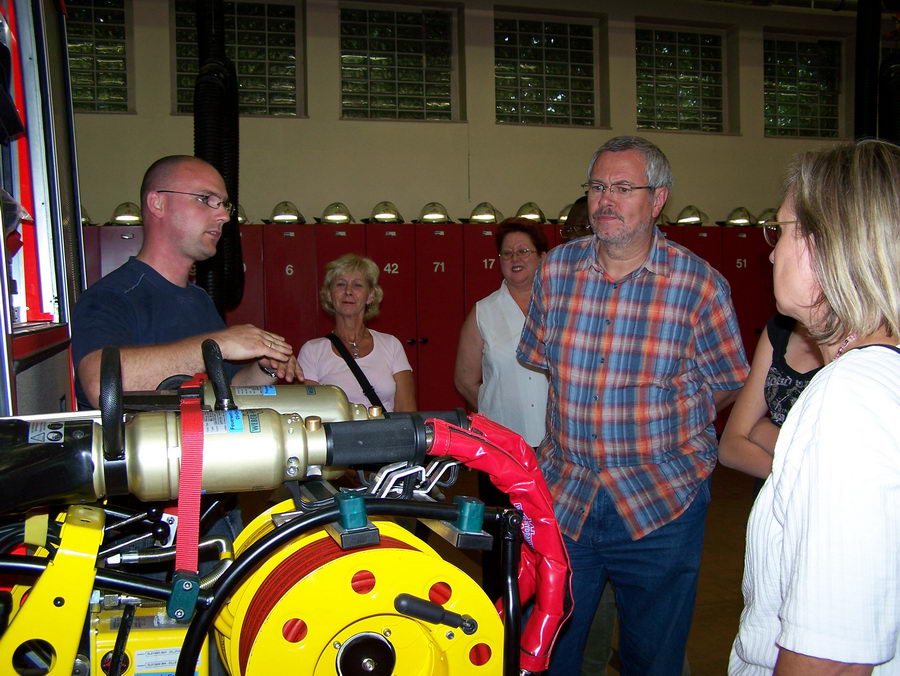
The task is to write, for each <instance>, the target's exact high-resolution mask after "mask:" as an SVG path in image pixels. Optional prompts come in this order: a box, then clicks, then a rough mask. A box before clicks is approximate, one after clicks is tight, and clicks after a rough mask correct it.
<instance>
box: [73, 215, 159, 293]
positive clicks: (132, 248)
mask: <svg viewBox="0 0 900 676" xmlns="http://www.w3.org/2000/svg"><path fill="white" fill-rule="evenodd" d="M83 233H84V235H83V236H84V258H85V267H86V268H87V275H86V277H87V279H86V280H85V281H86V283H87V285H88V286H90V285H91V284H93V283H94V282H96V281H97V280H98V279H100V278H101V277H103V276H105V275H108V274H109V273H110V272H112V271H113V270H115V269H116V268H117V267H119V266H120V265H122V264H123V263H124V262H125V261H127V260H128V259H129V258H130V257H131V256H136V255H137V253H138V251H140V250H141V244H143V242H144V227H143V226H141V225H91V226H87V227H85V228H84V230H83Z"/></svg>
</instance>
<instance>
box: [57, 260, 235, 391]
mask: <svg viewBox="0 0 900 676" xmlns="http://www.w3.org/2000/svg"><path fill="white" fill-rule="evenodd" d="M224 328H225V322H224V321H222V318H221V317H220V316H219V313H218V312H217V311H216V307H215V305H214V304H213V302H212V300H211V299H210V297H209V296H208V295H207V293H206V292H205V291H204V290H203V289H201V288H200V287H199V286H196V285H195V284H188V285H187V286H186V287H181V286H177V285H175V284H172V283H171V282H170V281H169V280H167V279H166V278H165V277H163V276H162V275H160V274H159V273H158V272H157V271H156V270H154V269H153V268H151V267H150V266H149V265H147V264H146V263H142V262H141V261H139V260H138V259H137V258H130V259H128V262H126V263H125V264H124V265H122V266H121V267H119V268H117V269H116V270H113V271H112V272H110V273H109V274H108V275H106V276H105V277H103V278H102V279H101V280H99V281H98V282H97V283H95V284H93V285H92V286H91V287H89V288H88V289H87V291H85V292H84V294H83V295H82V296H81V298H79V299H78V303H76V305H75V312H74V313H73V315H72V360H73V361H74V363H75V368H76V371H77V369H78V364H79V362H80V361H81V360H82V359H83V358H84V357H85V356H87V355H89V354H90V353H91V352H94V351H95V350H99V349H101V348H103V347H106V346H107V345H116V346H127V347H138V346H141V345H158V344H160V343H171V342H174V341H176V340H182V339H184V338H189V337H191V336H196V335H199V334H201V333H210V332H213V331H220V330H222V329H224ZM238 368H239V366H237V365H233V364H226V365H225V372H226V374H227V376H228V377H229V379H230V378H231V377H232V376H233V375H234V373H235V372H236V371H237V369H238ZM169 375H178V374H175V373H172V374H169ZM186 375H193V374H190V373H188V374H186ZM75 390H76V394H77V396H78V401H79V404H81V405H82V408H90V405H88V404H87V398H86V397H85V396H84V391H83V390H82V389H81V384H80V383H79V382H78V381H77V380H76V383H75Z"/></svg>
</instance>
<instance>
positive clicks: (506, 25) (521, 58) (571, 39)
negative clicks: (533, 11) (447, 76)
mask: <svg viewBox="0 0 900 676" xmlns="http://www.w3.org/2000/svg"><path fill="white" fill-rule="evenodd" d="M595 62H596V58H595V56H594V27H593V25H591V24H590V23H583V22H582V23H575V22H570V21H565V20H555V21H549V20H548V21H540V20H534V19H527V20H526V19H505V18H497V19H495V20H494V85H495V93H496V106H497V109H496V120H497V122H508V123H512V124H562V125H576V126H587V127H590V126H593V125H594V120H595V103H596V101H595V97H596V82H597V80H596V78H595V76H594V64H595Z"/></svg>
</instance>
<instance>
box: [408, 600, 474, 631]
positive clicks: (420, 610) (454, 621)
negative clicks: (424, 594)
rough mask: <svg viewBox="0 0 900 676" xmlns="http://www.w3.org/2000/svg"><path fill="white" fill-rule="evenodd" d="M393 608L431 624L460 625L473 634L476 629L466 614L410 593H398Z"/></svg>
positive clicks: (472, 620)
mask: <svg viewBox="0 0 900 676" xmlns="http://www.w3.org/2000/svg"><path fill="white" fill-rule="evenodd" d="M394 610H396V611H397V612H398V613H401V614H403V615H408V616H409V617H415V618H416V619H419V620H425V621H426V622H431V623H432V624H443V625H446V626H448V627H461V628H462V630H463V633H464V634H474V633H475V632H476V631H477V630H478V623H477V622H476V621H475V620H474V619H472V618H471V617H469V616H468V615H460V614H459V613H454V612H452V611H450V610H445V609H444V608H443V607H441V606H439V605H438V604H437V603H432V602H431V601H426V600H425V599H420V598H419V597H417V596H413V595H412V594H398V595H397V597H396V598H395V599H394Z"/></svg>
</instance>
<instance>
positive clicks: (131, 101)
mask: <svg viewBox="0 0 900 676" xmlns="http://www.w3.org/2000/svg"><path fill="white" fill-rule="evenodd" d="M90 1H91V4H92V8H95V3H96V2H97V1H98V0H90ZM122 4H123V10H124V12H125V95H126V100H125V110H97V109H96V105H97V97H96V90H97V86H98V85H97V83H96V81H95V82H94V86H93V88H94V99H93V101H94V106H95V108H94V110H79V109H78V107H77V104H78V101H76V100H75V98H74V90H75V89H76V88H77V86H78V85H76V84H75V83H74V82H73V81H72V66H71V60H72V54H71V52H69V41H70V40H71V39H72V37H71V35H70V34H69V25H70V24H69V19H68V17H67V18H66V20H65V24H66V56H67V63H68V64H69V80H70V84H69V86H70V88H71V89H72V92H73V98H72V110H73V112H74V113H75V114H76V115H92V114H95V113H96V114H101V115H128V114H134V113H136V112H137V111H136V109H135V64H134V61H135V44H134V12H133V7H132V0H122ZM94 25H95V26H96V23H94ZM92 39H93V40H94V41H96V37H93V36H92ZM95 58H96V55H95ZM76 72H77V69H76ZM96 73H97V69H96V64H95V67H94V74H95V76H96Z"/></svg>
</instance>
